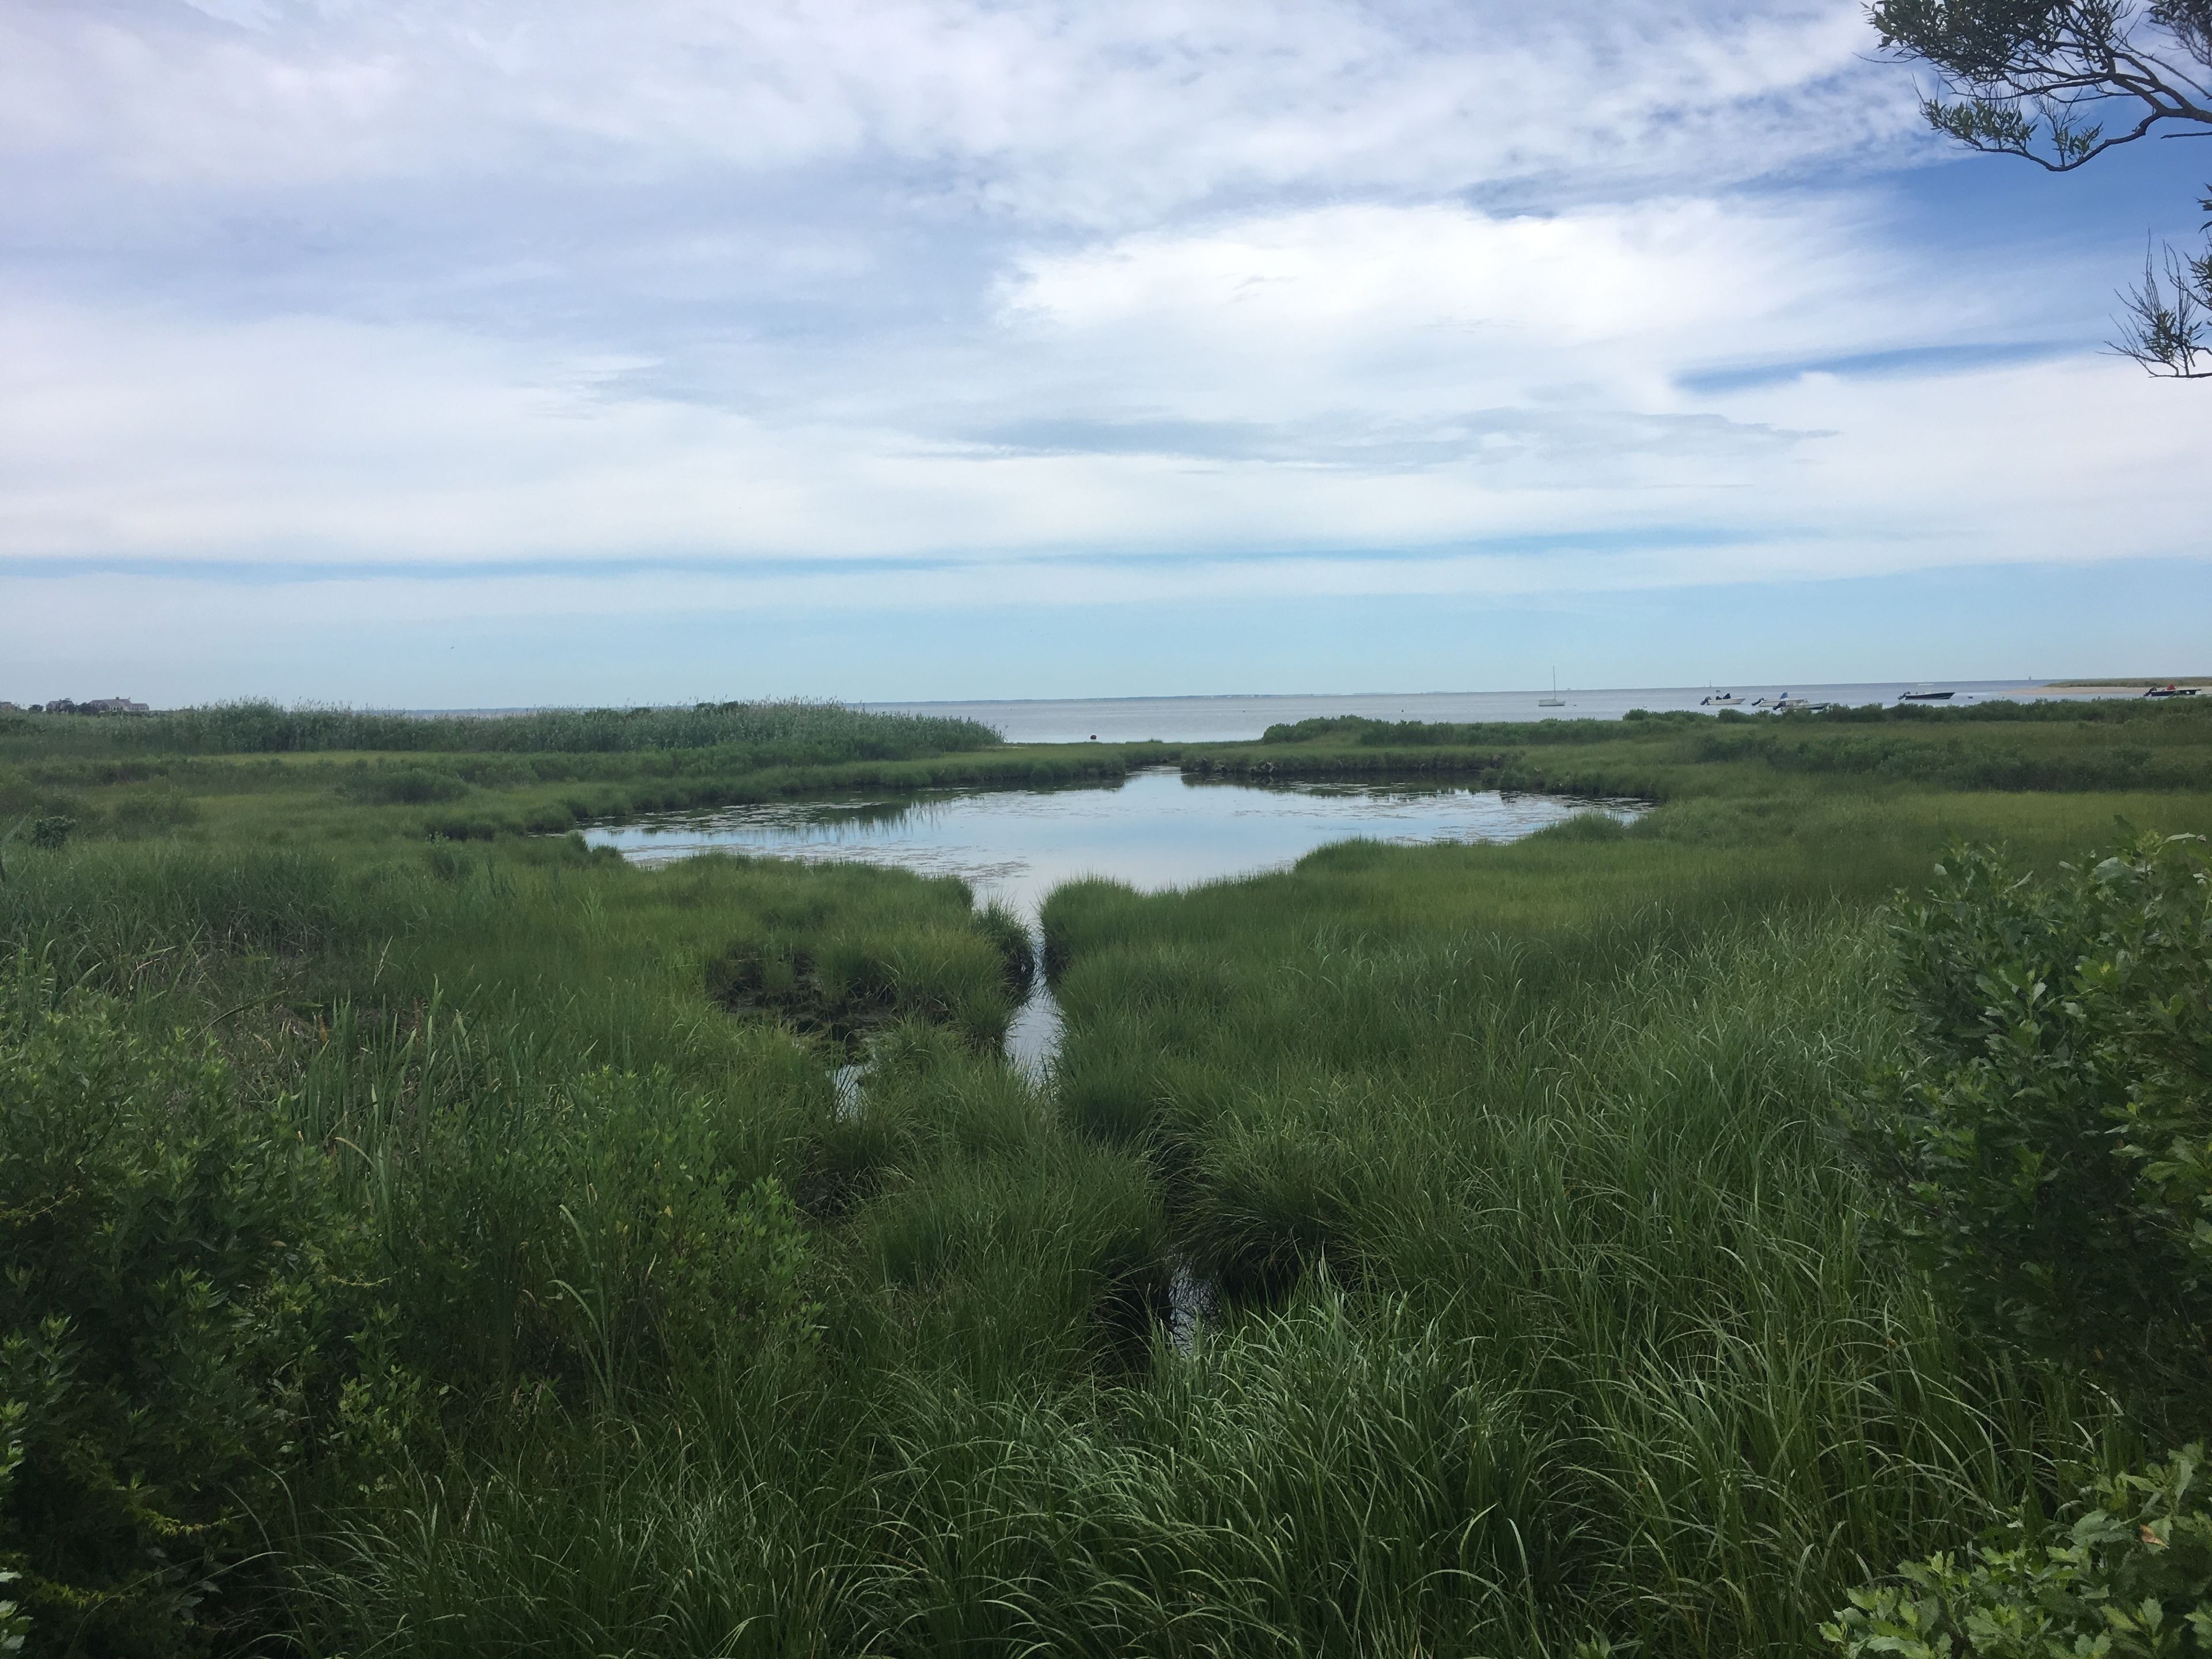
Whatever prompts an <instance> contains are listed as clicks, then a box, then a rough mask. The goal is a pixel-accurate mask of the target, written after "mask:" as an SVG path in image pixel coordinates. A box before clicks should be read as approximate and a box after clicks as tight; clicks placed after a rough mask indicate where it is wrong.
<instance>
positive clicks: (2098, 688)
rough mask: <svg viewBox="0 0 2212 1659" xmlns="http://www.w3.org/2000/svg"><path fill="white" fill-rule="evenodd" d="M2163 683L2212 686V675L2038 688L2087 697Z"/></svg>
mask: <svg viewBox="0 0 2212 1659" xmlns="http://www.w3.org/2000/svg"><path fill="white" fill-rule="evenodd" d="M2162 685H2194V686H2198V687H2206V686H2212V677H2208V676H2198V677H2196V678H2191V676H2189V675H2187V674H2174V675H2170V676H2166V677H2162V678H2152V679H2127V680H2052V681H2051V683H2050V684H2047V685H2039V686H2038V687H2036V690H2038V691H2039V692H2045V691H2047V692H2051V693H2052V694H2054V695H2056V696H2062V697H2069V696H2070V697H2085V696H2098V695H2100V694H2103V695H2105V696H2110V695H2111V694H2112V692H2115V691H2148V690H2153V689H2154V688H2156V687H2158V686H2162Z"/></svg>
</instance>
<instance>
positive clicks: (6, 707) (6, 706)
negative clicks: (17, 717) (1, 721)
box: [0, 700, 23, 714]
mask: <svg viewBox="0 0 2212 1659" xmlns="http://www.w3.org/2000/svg"><path fill="white" fill-rule="evenodd" d="M22 712H23V711H22V710H21V709H20V708H16V707H15V704H14V703H12V702H6V701H4V700H0V714H21V713H22Z"/></svg>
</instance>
